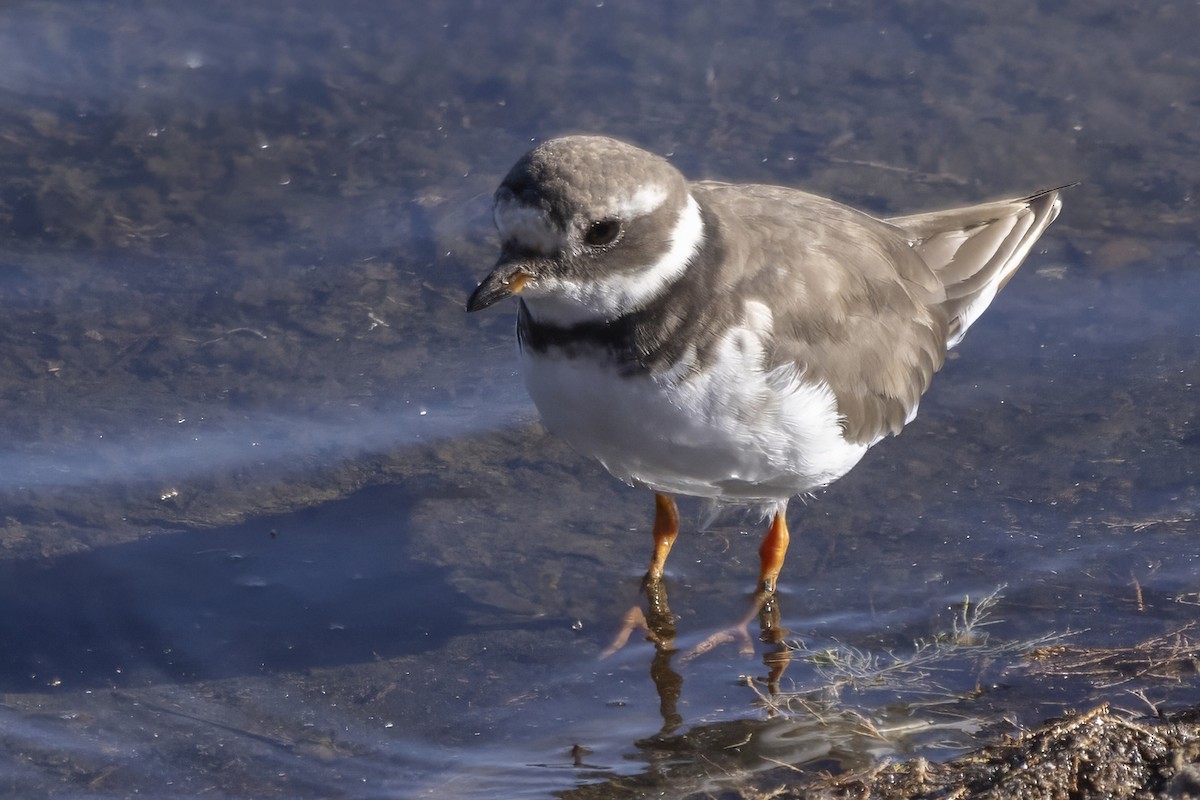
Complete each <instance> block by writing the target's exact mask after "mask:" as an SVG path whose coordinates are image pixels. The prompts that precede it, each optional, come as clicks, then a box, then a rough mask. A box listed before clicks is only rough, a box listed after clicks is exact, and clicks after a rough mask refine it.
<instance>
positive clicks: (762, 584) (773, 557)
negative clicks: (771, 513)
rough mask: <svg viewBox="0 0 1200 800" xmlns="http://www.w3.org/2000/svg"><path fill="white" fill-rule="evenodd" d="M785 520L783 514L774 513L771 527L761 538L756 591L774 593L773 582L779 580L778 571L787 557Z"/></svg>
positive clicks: (779, 512)
mask: <svg viewBox="0 0 1200 800" xmlns="http://www.w3.org/2000/svg"><path fill="white" fill-rule="evenodd" d="M790 539H791V536H790V535H789V534H788V527H787V519H785V518H784V512H783V511H778V512H776V513H775V518H774V519H773V520H771V527H770V529H769V530H768V531H767V535H766V536H765V537H763V541H762V546H760V547H759V548H758V557H759V564H760V569H759V573H758V589H759V591H761V592H774V591H775V581H776V580H777V579H778V578H779V570H781V569H783V557H784V556H786V555H787V549H788V541H790Z"/></svg>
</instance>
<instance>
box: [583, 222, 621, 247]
mask: <svg viewBox="0 0 1200 800" xmlns="http://www.w3.org/2000/svg"><path fill="white" fill-rule="evenodd" d="M620 235H621V220H619V219H602V220H598V221H597V222H593V223H592V225H591V227H589V228H588V229H587V233H585V234H584V235H583V241H584V242H585V243H587V245H588V246H590V247H603V246H604V245H606V244H612V243H613V242H615V241H616V240H617V237H618V236H620Z"/></svg>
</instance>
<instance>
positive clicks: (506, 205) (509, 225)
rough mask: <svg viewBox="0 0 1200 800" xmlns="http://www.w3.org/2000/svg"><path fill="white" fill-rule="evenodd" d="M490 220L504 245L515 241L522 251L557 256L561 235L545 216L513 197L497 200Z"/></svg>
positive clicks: (540, 211)
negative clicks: (525, 249)
mask: <svg viewBox="0 0 1200 800" xmlns="http://www.w3.org/2000/svg"><path fill="white" fill-rule="evenodd" d="M492 218H493V219H494V220H495V222H496V230H498V231H499V232H500V238H501V239H502V240H503V241H506V242H507V241H509V240H513V241H516V242H517V243H519V244H520V245H521V246H522V247H525V248H528V249H529V250H533V251H534V252H537V253H540V254H542V255H546V256H549V255H554V254H555V253H557V252H558V251H559V248H560V246H561V245H562V239H563V236H562V233H561V232H560V231H559V230H558V226H556V225H555V224H554V223H553V222H552V221H551V220H550V217H549V216H548V215H547V214H546V212H545V211H543V210H542V209H540V208H534V207H533V206H529V205H526V204H525V203H522V202H521V201H520V200H518V199H516V198H515V197H499V198H497V199H496V207H495V208H494V209H493V210H492Z"/></svg>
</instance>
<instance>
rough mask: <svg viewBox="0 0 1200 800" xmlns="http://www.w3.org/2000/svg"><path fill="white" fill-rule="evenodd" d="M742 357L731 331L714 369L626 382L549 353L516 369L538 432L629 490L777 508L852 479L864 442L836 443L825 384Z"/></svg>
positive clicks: (604, 369) (596, 362)
mask: <svg viewBox="0 0 1200 800" xmlns="http://www.w3.org/2000/svg"><path fill="white" fill-rule="evenodd" d="M753 349H754V348H751V350H753ZM745 352H746V348H744V347H739V346H738V342H737V341H736V336H731V337H730V338H729V339H728V341H727V342H726V343H725V344H724V346H723V348H722V354H721V357H719V358H718V359H717V366H716V368H714V369H711V370H708V371H706V372H705V373H703V374H700V375H694V374H690V375H689V374H686V373H684V374H682V376H678V375H670V374H669V375H663V376H658V377H651V376H649V375H645V374H639V375H634V376H622V375H619V374H618V373H617V371H616V369H615V368H614V367H613V366H612V365H610V364H608V363H607V362H605V361H603V360H601V359H599V358H595V359H593V358H586V357H583V358H581V357H575V358H564V357H562V356H561V355H557V354H555V353H554V351H550V352H549V353H546V354H541V355H536V357H534V354H531V353H522V354H521V363H522V368H523V371H524V375H525V383H526V386H527V387H528V390H529V394H530V396H531V397H532V398H533V401H534V403H535V404H536V405H537V407H538V410H539V411H540V412H541V415H542V419H543V420H544V422H545V424H546V427H547V428H549V429H550V430H551V431H552V432H554V433H555V434H557V435H558V436H561V437H562V438H563V439H565V440H566V441H567V442H568V443H569V444H570V445H571V446H572V447H574V448H575V449H576V450H578V451H579V452H580V453H583V454H585V455H588V456H592V457H594V458H596V459H598V460H599V461H600V463H602V464H603V465H604V466H605V468H606V469H608V471H609V472H611V473H612V474H613V475H614V476H616V477H617V478H619V479H621V480H623V481H625V482H626V483H629V484H631V485H635V486H645V487H649V488H651V489H654V490H657V491H661V492H669V493H678V494H686V495H693V496H698V497H708V498H717V499H725V500H730V501H746V502H752V501H777V500H782V499H786V498H788V497H791V496H792V495H795V494H799V493H802V492H807V491H811V490H813V489H816V488H818V487H821V486H825V485H827V484H829V483H831V482H832V481H834V480H837V479H838V478H840V477H841V476H842V475H844V474H845V473H846V472H848V471H849V470H850V468H851V467H853V466H854V465H855V464H856V463H857V462H858V460H859V459H860V458H862V456H863V454H864V453H865V452H866V450H867V446H866V445H862V444H851V443H848V442H846V441H845V439H844V438H843V437H842V426H841V423H840V420H839V417H838V414H837V405H836V400H835V398H834V396H833V393H832V392H831V391H830V390H829V388H828V387H827V386H825V385H824V384H805V383H804V382H803V380H802V376H799V375H797V374H796V371H795V370H790V369H781V370H776V371H774V372H771V373H766V374H764V373H762V372H761V371H758V370H757V369H755V368H753V365H751V364H747V363H746V359H747V356H746V355H745Z"/></svg>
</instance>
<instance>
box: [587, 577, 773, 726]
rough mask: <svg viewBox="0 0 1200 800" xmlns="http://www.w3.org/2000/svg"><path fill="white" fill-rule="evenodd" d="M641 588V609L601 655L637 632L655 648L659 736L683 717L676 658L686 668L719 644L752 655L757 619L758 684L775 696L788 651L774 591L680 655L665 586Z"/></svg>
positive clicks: (652, 666) (631, 614)
mask: <svg viewBox="0 0 1200 800" xmlns="http://www.w3.org/2000/svg"><path fill="white" fill-rule="evenodd" d="M643 589H644V591H645V593H646V607H645V609H644V610H643V608H642V607H641V606H638V605H635V606H633V607H632V608H630V609H629V611H627V612H626V613H625V615H624V617H623V619H622V624H621V629H620V630H619V631H618V633H617V635H616V636H615V637H613V641H612V643H611V644H610V645H609V646H608V647H607V648H605V650H604V651H603V653H601V658H607V657H608V656H611V655H613V654H614V653H616V652H617V651H618V650H620V649H622V648H623V647H624V646H625V645H626V644H627V643H628V641H629V637H630V636H631V635H633V633H634V632H635V631H641V632H643V633H644V634H645V637H646V639H647V640H648V641H650V642H651V643H653V644H654V656H653V657H652V659H651V661H650V679H651V680H652V681H653V682H654V688H655V691H657V693H658V701H659V712H660V713H661V714H662V719H663V727H662V730H661V731H660V735H667V734H670V733H672V732H674V731H675V730H676V729H678V728H679V726H680V725H681V724H682V723H683V717H682V716H681V715H680V714H679V710H678V705H679V698H680V695H681V694H682V692H683V676H682V675H681V674H680V673H679V672H678V671H677V670H676V669H675V667H674V666H673V665H672V663H671V662H672V661H673V660H674V659H675V657H676V656H677V655H679V656H680V657H679V661H680V662H681V663H683V664H686V663H688V662H689V661H692V660H694V659H696V658H699V657H700V656H703V655H704V654H706V653H709V652H711V651H713V650H714V649H716V648H718V647H720V646H721V645H724V644H730V643H733V642H737V643H738V644H739V651H740V652H741V653H742V655H746V656H752V655H754V652H755V646H754V643H753V641H752V638H751V635H750V624H751V623H752V622H753V621H754V620H755V619H757V620H758V628H759V641H760V642H761V643H762V644H763V645H764V646H765V650H764V652H763V657H762V661H763V665H764V666H765V667H766V668H767V674H766V676H764V677H763V678H761V679H759V680H761V681H762V682H763V683H764V684H765V685H766V689H767V693H768V694H769V695H775V694H777V693H778V692H779V682H780V679H781V678H782V677H783V674H784V672H785V671H786V670H787V668H788V665H789V664H790V663H791V661H792V648H791V647H789V646H788V644H787V643H786V641H785V638H786V637H787V634H788V629H787V628H785V627H783V623H782V613H781V610H780V605H779V597H778V595H777V594H776V593H775V592H773V591H759V592H757V593H756V594H755V596H754V599H753V601H752V603H751V609H750V613H749V614H747V615H746V616H745V617H744V618H743V619H742V620H741V621H739V622H738V623H737V624H735V625H732V626H730V627H728V628H724V629H722V630H719V631H717V632H716V633H714V634H712V635H710V636H708V637H706V638H705V639H704V640H703V641H701V642H700V643H699V644H697V645H696V646H695V647H693V648H691V649H689V650H688V651H687V652H685V653H683V654H682V655H680V651H679V649H678V648H676V646H675V637H676V630H675V615H674V614H673V613H672V612H671V606H670V604H669V602H668V600H667V586H666V582H665V581H664V580H661V579H660V580H650V579H647V580H646V581H644V582H643ZM772 715H773V713H772Z"/></svg>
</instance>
